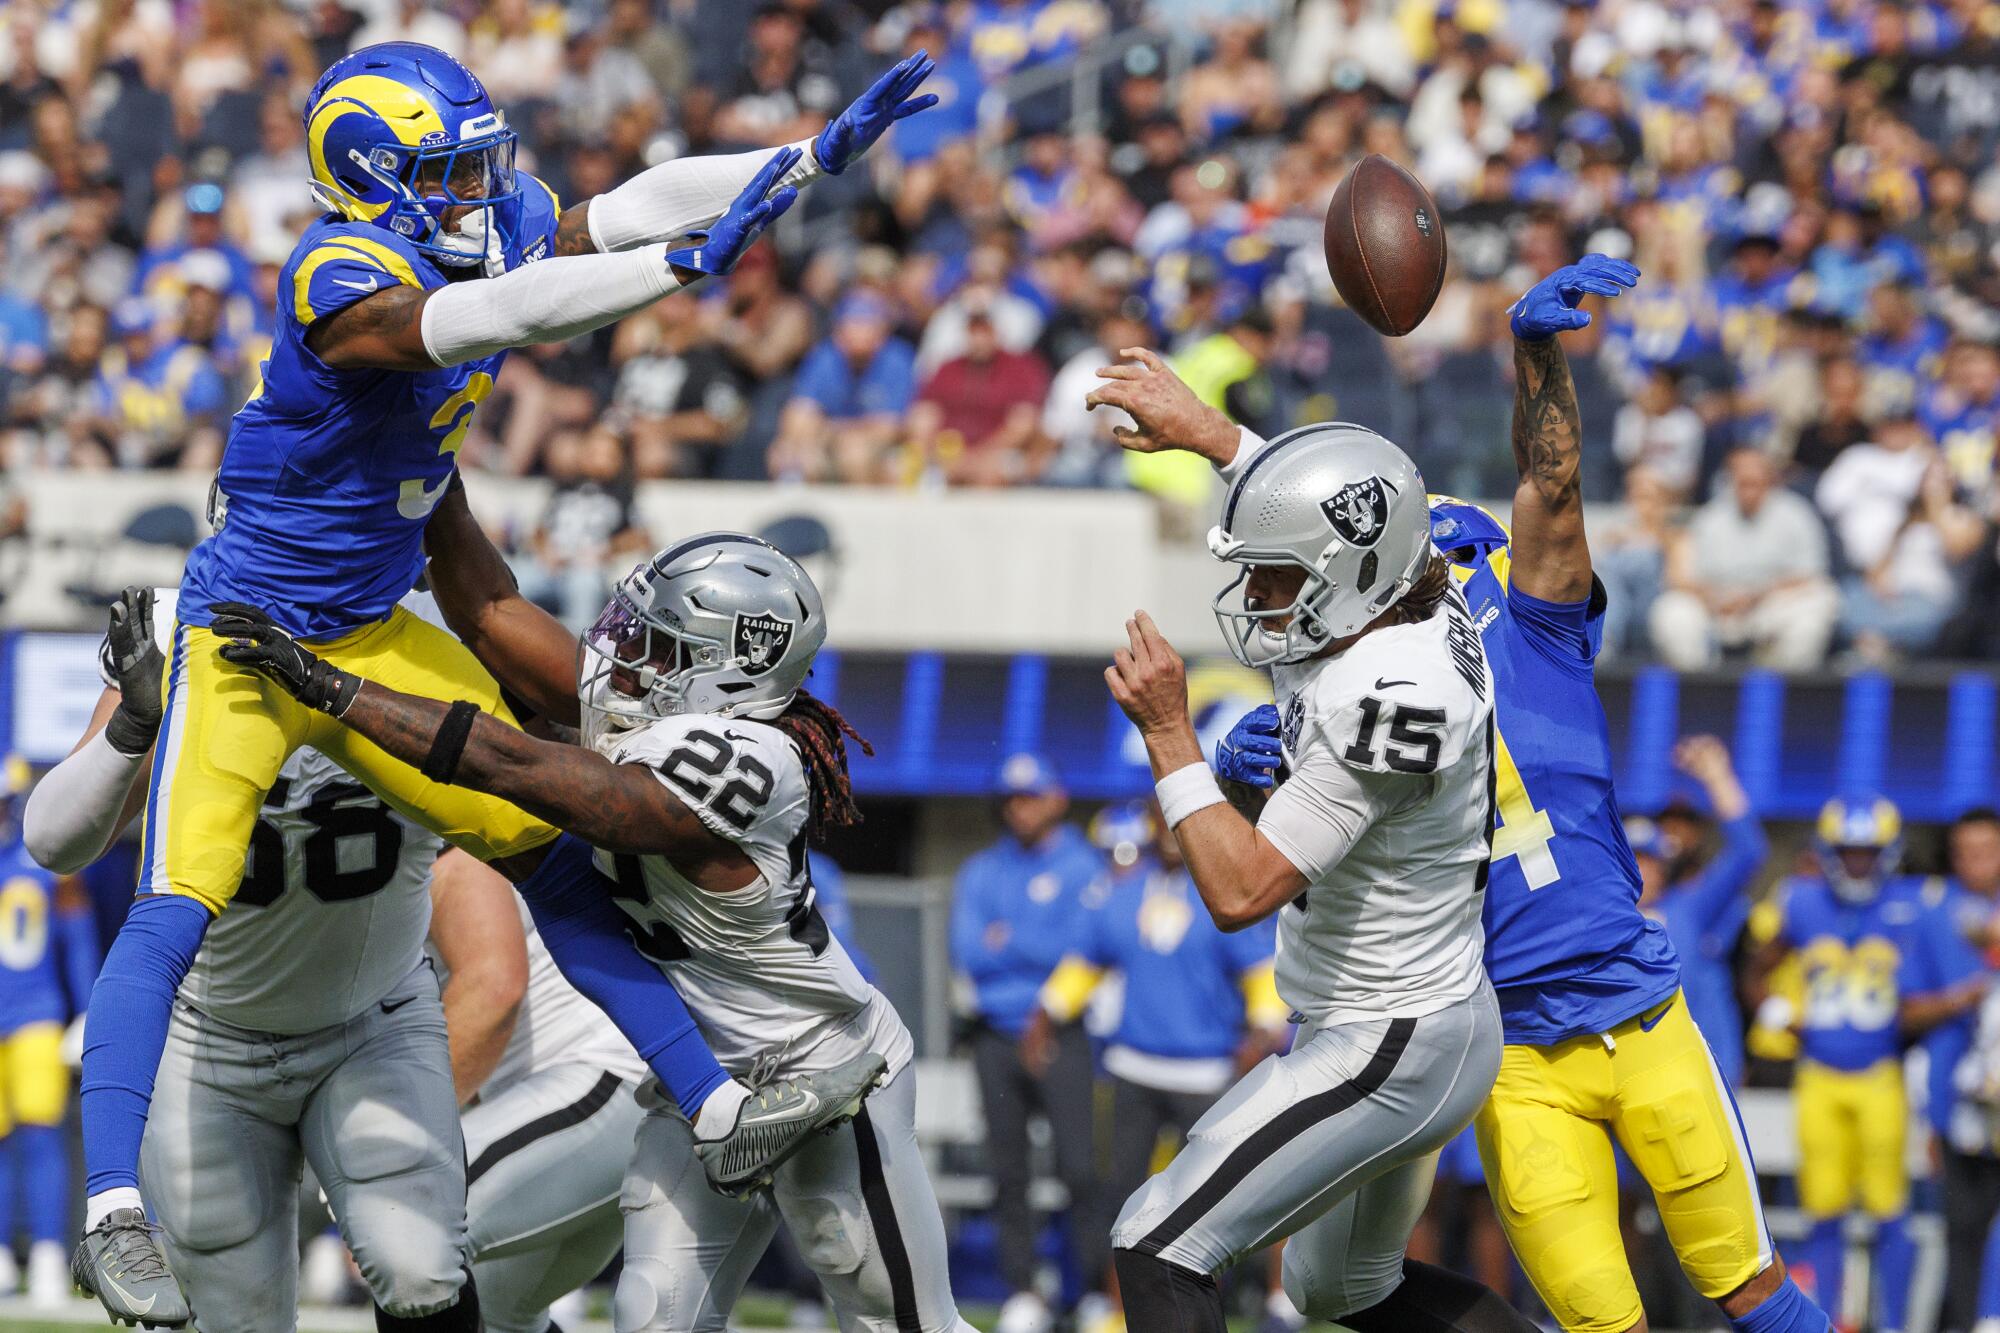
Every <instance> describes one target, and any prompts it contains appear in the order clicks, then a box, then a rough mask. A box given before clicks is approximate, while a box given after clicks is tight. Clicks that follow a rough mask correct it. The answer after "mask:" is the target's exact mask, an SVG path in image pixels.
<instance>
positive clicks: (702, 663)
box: [577, 567, 727, 745]
mask: <svg viewBox="0 0 2000 1333" xmlns="http://www.w3.org/2000/svg"><path fill="white" fill-rule="evenodd" d="M642 569H643V567H642ZM636 577H637V576H636V575H635V576H633V578H628V579H627V580H626V581H625V582H623V583H621V584H619V585H618V587H617V588H616V589H615V590H614V591H613V592H612V594H611V600H610V601H609V602H608V603H606V604H605V607H604V610H603V612H602V613H600V614H599V615H598V617H597V620H596V622H595V623H594V624H592V625H591V627H590V628H589V629H588V630H585V631H584V635H583V648H582V658H583V667H582V670H581V672H580V673H579V676H578V681H577V695H578V699H579V700H580V702H581V703H582V706H583V712H584V720H585V724H586V730H587V731H588V732H589V733H590V734H591V736H592V744H593V745H595V744H596V740H595V737H597V736H600V735H603V734H606V733H607V732H616V731H622V730H625V729H627V728H630V727H633V726H637V725H639V724H641V723H644V722H648V721H651V720H653V719H655V718H660V717H667V716H670V715H672V714H674V713H679V712H683V711H685V701H686V698H687V691H688V686H689V684H690V683H691V682H692V681H693V679H694V678H695V677H696V676H698V675H700V674H702V673H704V672H709V671H715V670H719V669H721V668H722V667H724V666H725V665H726V664H727V663H726V657H727V654H726V653H725V652H724V651H723V644H722V643H721V641H720V640H717V639H713V638H709V637H707V636H704V635H699V634H693V633H689V632H688V631H687V630H686V629H684V628H682V627H679V626H677V625H675V624H672V623H670V620H669V617H668V616H667V615H662V614H658V613H654V612H649V611H647V610H646V609H645V608H644V606H642V605H641V603H640V600H639V597H638V596H637V595H635V589H634V587H633V583H634V579H635V578H636Z"/></svg>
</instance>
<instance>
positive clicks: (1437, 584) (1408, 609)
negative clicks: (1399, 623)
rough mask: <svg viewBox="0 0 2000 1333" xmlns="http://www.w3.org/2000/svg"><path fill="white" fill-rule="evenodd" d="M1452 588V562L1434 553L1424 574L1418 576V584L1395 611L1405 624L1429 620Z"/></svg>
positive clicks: (1413, 584) (1412, 587)
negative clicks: (1446, 591)
mask: <svg viewBox="0 0 2000 1333" xmlns="http://www.w3.org/2000/svg"><path fill="white" fill-rule="evenodd" d="M1450 586H1451V562H1450V561H1448V560H1446V559H1445V558H1444V557H1443V556H1441V555H1438V554H1436V553H1435V552H1433V553H1432V554H1431V558H1430V561H1429V562H1428V563H1427V564H1425V566H1424V572H1423V573H1421V574H1419V575H1417V578H1416V582H1414V583H1412V584H1411V585H1410V590H1409V591H1408V592H1406V593H1404V594H1403V600H1402V601H1400V602H1397V603H1396V608H1395V609H1396V610H1397V611H1399V612H1401V613H1402V620H1403V621H1404V623H1413V622H1416V621H1420V620H1428V619H1430V618H1431V616H1433V615H1434V614H1436V612H1437V609H1438V603H1439V602H1442V601H1443V600H1444V594H1445V590H1446V589H1447V588H1449V587H1450Z"/></svg>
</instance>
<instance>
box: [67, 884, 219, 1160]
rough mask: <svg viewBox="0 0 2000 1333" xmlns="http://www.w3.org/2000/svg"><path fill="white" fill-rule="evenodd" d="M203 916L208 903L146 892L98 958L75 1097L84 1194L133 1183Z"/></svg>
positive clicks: (203, 931)
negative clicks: (177, 1002)
mask: <svg viewBox="0 0 2000 1333" xmlns="http://www.w3.org/2000/svg"><path fill="white" fill-rule="evenodd" d="M209 920H210V917H209V914H208V909H207V908H206V907H203V906H202V905H201V904H200V903H198V902H196V901H195V900H194V899H192V898H182V897H179V896H177V895H174V894H148V895H147V896H145V897H143V898H140V899H139V900H138V901H136V902H134V903H133V904H132V910H131V911H130V912H128V913H127V914H126V916H125V924H124V926H123V927H121V928H120V929H119V931H118V938H117V939H115V940H113V941H112V942H111V950H110V952H109V953H107V954H106V955H105V956H104V970H103V971H102V972H100V973H99V974H98V977H97V984H96V985H95V986H94V987H92V988H91V992H90V1018H89V1021H88V1022H87V1023H86V1025H85V1027H84V1031H85V1033H86V1034H87V1037H86V1040H85V1041H84V1045H83V1083H82V1091H81V1094H80V1095H79V1097H78V1102H79V1106H80V1109H81V1111H82V1115H83V1157H84V1166H85V1169H86V1170H87V1171H88V1172H89V1178H88V1180H87V1181H86V1182H85V1185H86V1188H87V1189H88V1190H89V1192H90V1193H91V1194H101V1193H103V1192H104V1191H105V1190H108V1189H118V1188H129V1189H137V1188H139V1140H140V1139H142V1138H144V1137H145V1134H146V1111H147V1109H148V1108H149V1107H151V1106H152V1104H153V1076H154V1075H155V1074H157V1073H159V1071H160V1055H161V1053H162V1052H163V1051H165V1050H166V1048H167V1024H168V1022H169V1020H170V1019H172V1017H173V1012H174V992H175V991H177V990H179V989H180V984H181V979H182V978H184V977H185V976H187V974H188V969H189V968H190V967H193V966H194V956H195V954H196V953H197V952H198V951H199V950H200V948H201V937H202V936H203V935H205V934H207V933H208V923H209Z"/></svg>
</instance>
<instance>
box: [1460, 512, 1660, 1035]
mask: <svg viewBox="0 0 2000 1333" xmlns="http://www.w3.org/2000/svg"><path fill="white" fill-rule="evenodd" d="M1508 570H1509V556H1508V553H1507V552H1506V551H1505V550H1504V549H1503V550H1499V551H1495V552H1493V553H1492V554H1491V555H1489V556H1488V557H1487V558H1486V561H1485V562H1484V563H1483V564H1481V565H1479V566H1477V567H1476V568H1474V569H1472V570H1470V571H1468V570H1466V569H1464V568H1461V567H1457V566H1454V570H1453V572H1454V575H1455V576H1456V577H1458V578H1459V579H1460V581H1461V583H1462V584H1463V587H1464V592H1465V599H1466V604H1467V605H1468V606H1469V607H1470V608H1471V610H1472V622H1473V624H1475V625H1477V626H1478V627H1479V631H1480V634H1481V636H1482V637H1483V638H1484V640H1485V643H1486V657H1487V660H1488V661H1489V662H1491V663H1492V665H1493V682H1494V689H1495V695H1494V703H1495V709H1494V722H1495V724H1496V738H1495V739H1496V744H1495V749H1494V764H1493V770H1494V800H1495V810H1496V818H1495V823H1494V829H1493V862H1492V870H1491V873H1490V875H1489V877H1488V879H1487V882H1486V907H1485V923H1486V971H1487V974H1488V975H1489V976H1490V977H1491V978H1492V980H1493V986H1494V989H1495V990H1496V991H1497V992H1498V993H1499V996H1500V1016H1501V1020H1502V1023H1503V1025H1504V1028H1505V1031H1506V1037H1507V1040H1508V1041H1509V1042H1514V1043H1520V1044H1525V1045H1534V1046H1545V1045H1550V1044H1553V1043H1555V1042H1558V1041H1563V1040H1566V1039H1568V1038H1570V1037H1575V1036H1581V1035H1583V1034H1586V1033H1593V1032H1603V1031H1606V1030H1607V1029H1609V1028H1613V1027H1616V1026H1617V1025H1618V1024H1619V1023H1622V1022H1624V1021H1625V1020H1626V1019H1628V1018H1630V1017H1632V1015H1634V1014H1637V1013H1641V1012H1643V1011H1645V1010H1646V1009H1649V1008H1651V1007H1652V1006H1653V1005H1655V1004H1657V1003H1659V1002H1660V1001H1661V1000H1663V999H1665V998H1666V997H1667V996H1669V995H1671V994H1673V992H1674V988H1675V987H1676V986H1678V985H1679V984H1680V975H1681V969H1680V961H1679V959H1678V958H1677V957H1676V956H1675V954H1674V947H1673V945H1672V944H1671V943H1670V942H1669V941H1668V939H1667V932H1666V930H1665V929H1664V928H1663V927H1662V926H1661V925H1660V923H1659V922H1657V921H1652V920H1648V919H1647V917H1646V916H1645V914H1644V913H1642V912H1641V911H1640V910H1639V867H1638V864H1637V863H1636V862H1635V861H1634V860H1633V859H1632V849H1631V847H1630V846H1629V845H1628V844H1627V843H1626V841H1625V824H1624V821H1623V819H1622V818H1621V817H1620V816H1619V813H1618V798H1617V796H1616V794H1615V793H1614V792H1613V791H1612V786H1611V732H1610V727H1609V725H1608V724H1607V723H1606V721H1605V717H1604V705H1603V704H1602V703H1601V702H1599V700H1598V697H1597V686H1596V683H1595V681H1594V680H1593V679H1592V666H1593V663H1594V662H1595V661H1596V658H1597V650H1598V646H1599V644H1600V642H1601V640H1602V635H1603V629H1604V600H1603V590H1602V588H1601V587H1600V588H1597V589H1596V590H1595V591H1594V593H1593V596H1592V597H1591V599H1590V600H1589V601H1586V602H1572V603H1567V604H1564V603H1556V602H1545V601H1543V600H1541V599H1540V598H1538V597H1530V596H1528V595H1527V594H1525V593H1518V592H1512V591H1511V590H1510V588H1509V586H1508V581H1507V575H1508Z"/></svg>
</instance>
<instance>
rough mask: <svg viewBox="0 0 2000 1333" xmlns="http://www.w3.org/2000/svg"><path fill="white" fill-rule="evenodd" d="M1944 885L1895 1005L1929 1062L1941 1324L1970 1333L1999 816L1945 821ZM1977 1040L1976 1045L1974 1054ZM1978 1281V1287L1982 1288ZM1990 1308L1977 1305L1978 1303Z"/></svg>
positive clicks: (1985, 1157)
mask: <svg viewBox="0 0 2000 1333" xmlns="http://www.w3.org/2000/svg"><path fill="white" fill-rule="evenodd" d="M1948 850H1949V857H1950V869H1951V881H1950V883H1949V884H1948V885H1947V886H1946V889H1945V897H1944V901H1943V902H1942V903H1939V904H1937V905H1936V906H1935V907H1933V908H1932V910H1930V911H1929V912H1927V913H1926V914H1925V915H1924V917H1923V918H1922V919H1921V920H1920V922H1919V930H1918V932H1917V939H1916V943H1915V958H1914V960H1913V962H1912V964H1911V965H1910V981H1911V987H1912V990H1913V991H1914V992H1915V993H1914V994H1913V995H1912V996H1911V998H1910V999H1908V1000H1907V1001H1905V1003H1904V1006H1903V1023H1904V1026H1905V1030H1906V1031H1907V1032H1908V1033H1909V1034H1910V1035H1911V1036H1912V1037H1919V1038H1921V1039H1922V1042H1923V1047H1924V1052H1925V1054H1926V1056H1927V1057H1928V1059H1929V1063H1930V1079H1929V1087H1928V1098H1927V1100H1928V1104H1929V1108H1930V1120H1931V1128H1932V1132H1933V1134H1934V1135H1935V1136H1936V1141H1937V1146H1938V1150H1939V1154H1940V1157H1939V1166H1940V1169H1939V1173H1938V1174H1939V1176H1940V1177H1941V1178H1942V1179H1943V1181H1944V1225H1945V1249H1946V1265H1945V1267H1946V1273H1945V1282H1944V1303H1943V1309H1942V1310H1941V1312H1940V1317H1939V1321H1938V1325H1937V1326H1938V1327H1939V1328H1948V1329H1972V1328H1974V1327H1975V1321H1976V1320H1979V1319H1983V1318H1986V1317H1989V1316H1992V1315H2000V1310H1995V1309H1992V1308H1990V1306H1991V1304H1992V1302H1991V1300H1990V1299H1989V1298H1990V1297H1991V1296H1994V1295H2000V1292H1994V1291H1992V1289H1991V1288H1990V1285H1988V1284H1987V1283H1986V1282H1985V1281H1984V1280H1983V1275H1984V1273H1985V1272H1986V1271H1987V1270H1988V1268H1989V1266H1990V1264H1989V1261H1987V1260H1986V1259H1985V1257H1984V1256H1985V1254H1986V1252H1987V1251H1988V1249H1989V1248H1990V1242H1989V1236H1990V1234H1991V1232H1992V1229H1993V1223H1994V1220H1995V1218H1996V1217H1997V1216H2000V1116H1996V1114H1995V1109H1996V1105H2000V1103H1996V1099H1995V1098H1994V1096H1993V1093H1994V1091H1995V1085H1993V1084H1992V1083H1991V1082H1990V1081H1989V1079H1990V1072H1989V1071H1991V1070H1993V1069H1995V1068H2000V1066H1996V1064H1995V1063H1994V1053H1995V1049H1996V1048H1995V1044H1994V1043H1995V1039H1996V1037H2000V1027H1996V1026H1994V1025H1993V1024H1992V1023H1991V1022H1990V1021H1989V1019H1988V1018H1987V1017H1986V1015H1985V1014H1984V1013H1983V1012H1982V1009H1983V1006H1984V1005H1985V1003H1986V1001H1987V998H1988V996H1990V995H1991V994H1992V993H1993V978H1994V971H1993V966H1992V963H1991V961H1990V960H1991V956H1992V948H1993V943H1994V939H1993V931H1994V924H1995V907H1996V904H1997V903H2000V813H1995V812H1994V811H1993V810H1991V809H1985V808H1982V809H1976V810H1968V811H1967V812H1966V813H1964V814H1962V815H1960V816H1959V817H1958V818H1957V819H1956V820H1954V821H1953V822H1952V825H1951V831H1950V834H1949V842H1948ZM1975 1039H1977V1046H1978V1048H1979V1049H1978V1050H1975ZM1982 1287H1984V1288H1986V1289H1985V1290H1982ZM1982 1304H1984V1305H1986V1306H1987V1307H1989V1308H1978V1307H1979V1306H1980V1305H1982Z"/></svg>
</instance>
